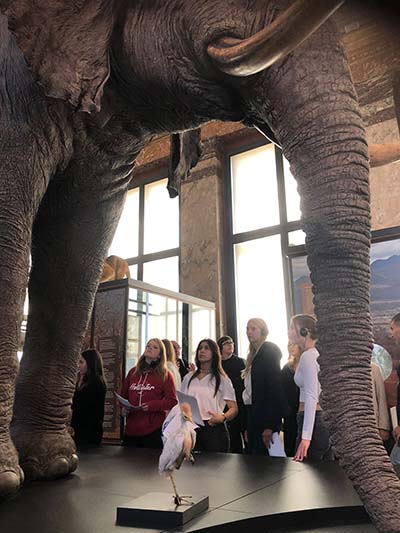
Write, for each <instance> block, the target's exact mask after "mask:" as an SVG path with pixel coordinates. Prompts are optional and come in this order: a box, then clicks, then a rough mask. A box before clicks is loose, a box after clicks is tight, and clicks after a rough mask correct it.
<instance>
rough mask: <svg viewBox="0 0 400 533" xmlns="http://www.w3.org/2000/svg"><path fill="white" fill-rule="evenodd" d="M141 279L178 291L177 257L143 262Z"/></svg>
mask: <svg viewBox="0 0 400 533" xmlns="http://www.w3.org/2000/svg"><path fill="white" fill-rule="evenodd" d="M143 281H145V282H146V283H151V284H152V285H156V286H157V287H162V288H163V289H169V290H170V291H175V292H178V291H179V258H178V257H177V256H176V257H168V258H167V259H159V260H158V261H150V262H148V263H144V264H143Z"/></svg>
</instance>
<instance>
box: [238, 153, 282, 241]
mask: <svg viewBox="0 0 400 533" xmlns="http://www.w3.org/2000/svg"><path fill="white" fill-rule="evenodd" d="M231 170H232V197H233V232H234V233H240V232H242V231H249V230H254V229H258V228H263V227H267V226H274V225H275V224H279V203H278V188H277V180H276V166H275V150H274V146H273V145H272V144H268V145H266V146H261V147H260V148H255V149H254V150H249V151H247V152H244V153H242V154H238V155H235V156H233V157H232V158H231Z"/></svg>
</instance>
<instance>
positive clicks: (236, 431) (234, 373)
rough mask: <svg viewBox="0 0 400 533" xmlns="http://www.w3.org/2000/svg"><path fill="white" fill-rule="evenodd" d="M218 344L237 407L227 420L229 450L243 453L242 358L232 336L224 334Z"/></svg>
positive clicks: (244, 416)
mask: <svg viewBox="0 0 400 533" xmlns="http://www.w3.org/2000/svg"><path fill="white" fill-rule="evenodd" d="M218 346H219V350H220V352H221V357H222V368H223V369H224V370H225V372H226V374H227V376H228V378H229V379H230V380H231V381H232V385H233V388H234V389H235V395H236V403H237V406H238V409H239V413H238V415H237V416H236V417H235V418H234V419H233V420H231V421H230V422H228V430H229V437H230V451H231V452H232V453H243V433H244V430H245V429H246V411H245V407H244V404H243V397H242V395H243V389H244V382H243V377H242V371H243V370H244V367H245V365H246V364H245V362H244V359H241V358H240V357H238V356H237V355H236V354H235V353H234V350H235V344H234V342H233V339H232V337H229V335H224V336H223V337H221V338H220V339H218Z"/></svg>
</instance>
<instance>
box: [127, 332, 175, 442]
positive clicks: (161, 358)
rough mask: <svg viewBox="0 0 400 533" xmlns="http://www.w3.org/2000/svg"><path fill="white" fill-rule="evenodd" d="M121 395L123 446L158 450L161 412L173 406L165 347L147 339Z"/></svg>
mask: <svg viewBox="0 0 400 533" xmlns="http://www.w3.org/2000/svg"><path fill="white" fill-rule="evenodd" d="M121 396H123V397H124V398H126V399H127V400H129V403H130V404H131V405H132V406H133V407H132V408H129V409H126V412H127V418H126V426H125V435H124V444H125V445H128V446H137V447H139V448H162V440H161V426H162V423H163V422H164V419H165V412H166V411H169V410H170V409H171V408H172V407H173V406H174V405H175V404H176V403H177V399H176V391H175V385H174V380H173V377H172V375H171V373H170V372H169V371H168V368H167V359H166V356H165V347H164V344H163V343H162V341H161V340H160V339H150V340H149V341H148V343H147V344H146V348H145V350H144V353H143V355H142V356H141V357H140V358H139V361H138V363H137V365H136V367H135V368H132V369H131V370H130V371H129V373H128V375H127V376H126V378H125V381H124V384H123V387H122V392H121Z"/></svg>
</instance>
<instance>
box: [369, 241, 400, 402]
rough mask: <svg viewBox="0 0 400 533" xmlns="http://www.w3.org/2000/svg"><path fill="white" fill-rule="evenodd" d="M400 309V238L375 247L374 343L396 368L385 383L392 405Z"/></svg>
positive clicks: (398, 355) (399, 353)
mask: <svg viewBox="0 0 400 533" xmlns="http://www.w3.org/2000/svg"><path fill="white" fill-rule="evenodd" d="M399 311H400V239H395V240H392V241H386V242H379V243H374V244H372V247H371V313H372V321H373V328H374V329H373V331H374V342H375V343H376V344H380V345H381V346H383V347H384V348H385V349H386V350H387V351H388V352H389V354H390V355H391V357H392V361H393V371H392V374H391V375H390V376H389V377H388V379H387V380H386V382H385V386H386V393H387V400H388V404H389V407H391V406H393V405H396V392H397V382H398V378H397V373H396V368H397V366H398V365H399V363H400V346H399V345H398V344H396V343H395V342H394V340H393V338H392V336H391V334H390V329H389V328H390V320H391V318H392V317H393V316H394V315H395V314H396V313H398V312H399Z"/></svg>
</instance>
